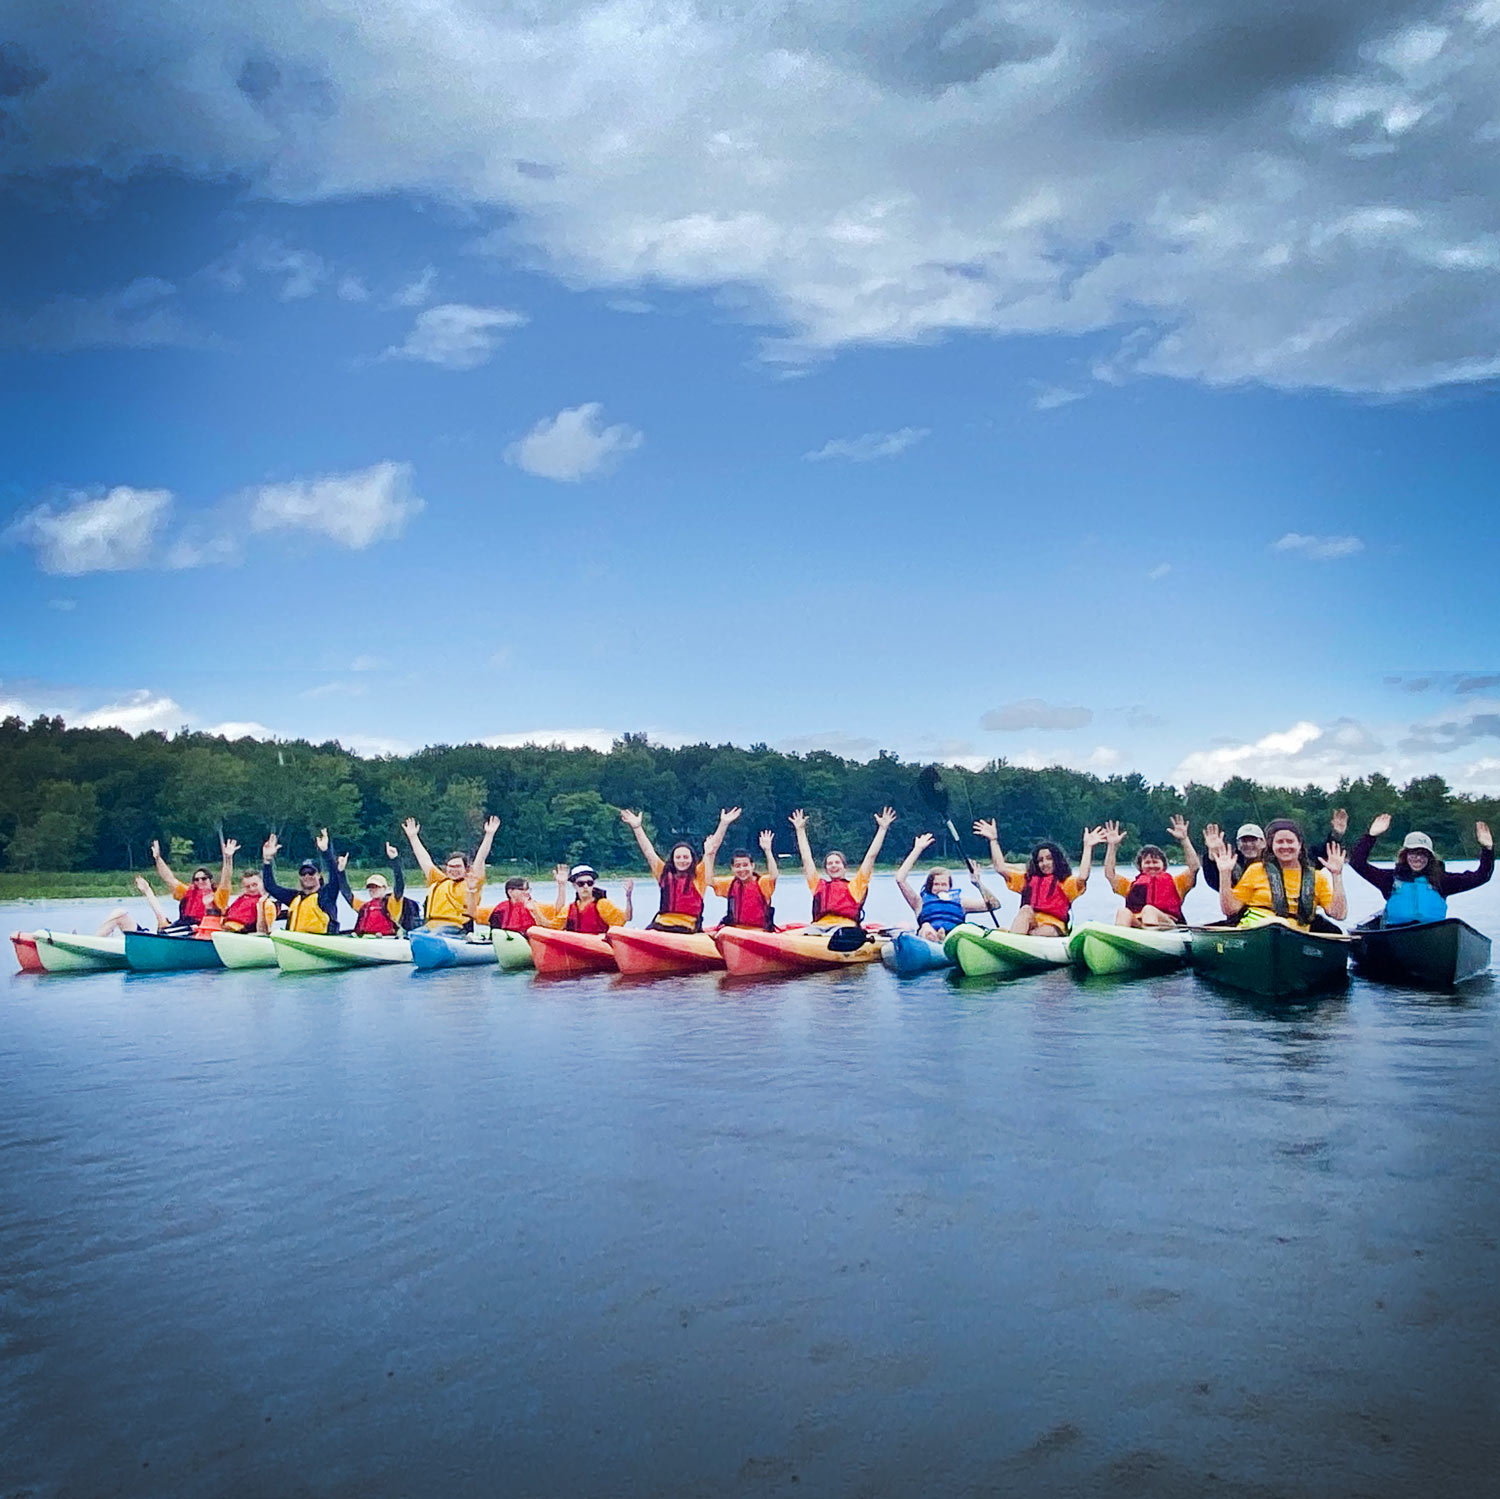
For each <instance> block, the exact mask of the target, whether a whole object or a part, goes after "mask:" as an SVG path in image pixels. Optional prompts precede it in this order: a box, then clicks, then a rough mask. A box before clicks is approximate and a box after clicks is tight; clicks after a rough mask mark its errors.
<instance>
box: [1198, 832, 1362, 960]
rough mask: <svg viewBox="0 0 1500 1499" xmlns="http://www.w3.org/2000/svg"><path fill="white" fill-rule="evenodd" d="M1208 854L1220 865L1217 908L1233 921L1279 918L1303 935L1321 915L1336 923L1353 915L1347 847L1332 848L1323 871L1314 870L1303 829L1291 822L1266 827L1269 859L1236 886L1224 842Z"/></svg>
mask: <svg viewBox="0 0 1500 1499" xmlns="http://www.w3.org/2000/svg"><path fill="white" fill-rule="evenodd" d="M1209 852H1210V853H1212V854H1213V856H1214V863H1215V864H1217V865H1218V866H1219V909H1220V910H1222V911H1223V913H1224V915H1225V916H1227V917H1228V918H1229V919H1230V920H1233V919H1234V918H1235V917H1241V918H1249V919H1252V920H1265V919H1266V918H1268V917H1277V918H1279V919H1280V920H1282V921H1286V922H1290V923H1291V925H1293V926H1295V927H1296V928H1297V929H1298V930H1299V931H1304V932H1305V931H1309V930H1311V928H1312V925H1313V923H1314V921H1315V920H1316V919H1317V915H1318V912H1319V911H1322V912H1323V914H1324V915H1325V916H1328V917H1331V918H1332V919H1333V920H1334V921H1342V920H1344V918H1345V917H1346V916H1347V915H1348V914H1349V902H1348V900H1347V898H1346V897H1345V895H1344V850H1343V848H1342V847H1341V846H1340V845H1339V844H1337V843H1330V844H1329V845H1328V848H1327V852H1326V853H1325V854H1324V855H1323V868H1322V869H1314V868H1313V864H1312V860H1311V859H1309V858H1308V856H1307V840H1306V839H1305V838H1303V836H1302V829H1301V828H1299V827H1298V826H1297V824H1296V823H1295V822H1293V821H1291V819H1290V818H1286V817H1279V818H1277V819H1276V820H1275V821H1274V822H1271V823H1268V824H1267V825H1266V852H1265V854H1263V855H1262V856H1261V857H1260V858H1259V859H1257V860H1256V861H1255V863H1253V864H1251V865H1250V867H1249V868H1248V869H1246V870H1245V872H1244V874H1242V875H1241V876H1240V878H1239V881H1238V882H1237V883H1235V884H1234V885H1233V886H1231V884H1230V881H1231V879H1232V877H1233V873H1234V850H1233V849H1232V848H1230V847H1229V846H1228V844H1226V843H1225V842H1224V840H1223V839H1222V838H1220V839H1218V840H1217V842H1216V843H1215V845H1214V846H1213V848H1211V849H1210V850H1209ZM1325 871H1326V873H1325Z"/></svg>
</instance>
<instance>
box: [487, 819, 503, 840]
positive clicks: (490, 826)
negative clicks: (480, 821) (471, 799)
mask: <svg viewBox="0 0 1500 1499" xmlns="http://www.w3.org/2000/svg"><path fill="white" fill-rule="evenodd" d="M484 830H485V832H486V833H487V834H489V836H490V837H491V838H493V837H494V836H495V834H496V833H498V832H499V831H500V819H499V818H498V817H495V816H493V815H491V816H489V817H486V818H485V820H484Z"/></svg>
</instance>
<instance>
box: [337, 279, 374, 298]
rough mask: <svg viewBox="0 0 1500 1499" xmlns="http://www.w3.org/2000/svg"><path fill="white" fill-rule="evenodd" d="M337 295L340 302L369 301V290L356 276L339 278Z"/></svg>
mask: <svg viewBox="0 0 1500 1499" xmlns="http://www.w3.org/2000/svg"><path fill="white" fill-rule="evenodd" d="M338 295H339V301H341V302H367V301H369V299H370V289H369V287H367V286H366V285H365V283H364V282H363V281H362V280H361V279H360V278H359V277H358V276H353V275H349V276H342V277H340V278H339V285H338Z"/></svg>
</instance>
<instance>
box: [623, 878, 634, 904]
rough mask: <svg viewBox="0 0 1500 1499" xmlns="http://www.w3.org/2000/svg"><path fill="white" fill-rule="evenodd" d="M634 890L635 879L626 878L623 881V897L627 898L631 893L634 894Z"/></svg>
mask: <svg viewBox="0 0 1500 1499" xmlns="http://www.w3.org/2000/svg"><path fill="white" fill-rule="evenodd" d="M634 892H635V881H634V880H626V881H625V899H626V900H629V899H630V897H631V895H632V894H634Z"/></svg>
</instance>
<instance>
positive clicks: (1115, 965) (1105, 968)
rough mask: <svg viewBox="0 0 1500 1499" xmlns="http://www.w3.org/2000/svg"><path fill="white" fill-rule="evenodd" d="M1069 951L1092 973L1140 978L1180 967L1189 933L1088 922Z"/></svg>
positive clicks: (1180, 929) (1080, 929)
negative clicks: (1143, 975)
mask: <svg viewBox="0 0 1500 1499" xmlns="http://www.w3.org/2000/svg"><path fill="white" fill-rule="evenodd" d="M1068 952H1069V954H1070V955H1071V956H1072V959H1073V961H1074V962H1075V963H1082V964H1083V966H1084V967H1085V968H1087V969H1088V971H1089V972H1090V973H1096V974H1099V975H1101V976H1108V977H1112V978H1138V977H1140V976H1141V975H1142V974H1147V973H1166V972H1168V971H1169V970H1171V969H1173V968H1181V967H1182V965H1183V964H1184V963H1186V962H1187V959H1188V938H1187V931H1186V929H1185V928H1176V929H1171V928H1160V927H1158V928H1151V927H1133V926H1116V925H1115V924H1114V923H1113V922H1104V921H1086V922H1084V923H1083V925H1082V926H1080V927H1078V928H1077V929H1076V930H1075V931H1074V933H1073V935H1072V936H1071V937H1070V938H1069V939H1068Z"/></svg>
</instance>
